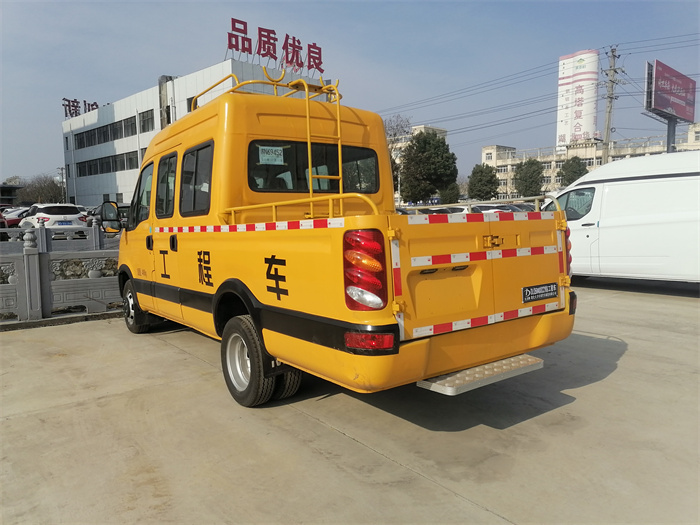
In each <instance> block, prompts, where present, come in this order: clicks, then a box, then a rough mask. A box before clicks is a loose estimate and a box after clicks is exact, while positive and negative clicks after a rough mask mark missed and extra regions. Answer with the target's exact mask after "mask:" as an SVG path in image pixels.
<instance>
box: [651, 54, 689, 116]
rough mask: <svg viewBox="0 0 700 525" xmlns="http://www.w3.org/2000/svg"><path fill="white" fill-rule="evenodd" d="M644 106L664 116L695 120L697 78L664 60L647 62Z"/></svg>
mask: <svg viewBox="0 0 700 525" xmlns="http://www.w3.org/2000/svg"><path fill="white" fill-rule="evenodd" d="M644 108H645V109H646V110H647V111H650V112H652V113H655V114H656V115H659V116H661V117H663V118H666V119H668V118H676V119H679V120H684V121H686V122H691V123H692V122H694V121H695V80H693V79H691V78H688V77H686V76H685V75H682V74H681V73H679V72H678V71H676V70H675V69H673V68H670V67H668V66H667V65H666V64H664V63H663V62H659V61H658V60H655V61H654V63H653V64H651V63H649V62H647V86H646V97H645V101H644Z"/></svg>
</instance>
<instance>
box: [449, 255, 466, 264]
mask: <svg viewBox="0 0 700 525" xmlns="http://www.w3.org/2000/svg"><path fill="white" fill-rule="evenodd" d="M450 257H451V258H452V262H453V263H460V262H469V254H468V253H453V254H452V255H451V256H450Z"/></svg>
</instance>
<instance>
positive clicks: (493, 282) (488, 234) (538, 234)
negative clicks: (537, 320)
mask: <svg viewBox="0 0 700 525" xmlns="http://www.w3.org/2000/svg"><path fill="white" fill-rule="evenodd" d="M389 224H390V227H391V229H392V230H394V232H395V237H393V238H390V243H391V263H392V267H393V285H394V300H395V302H396V303H397V306H396V307H395V309H396V310H398V313H397V315H396V317H397V321H398V323H399V326H400V329H401V338H402V340H410V339H415V338H419V337H425V336H431V335H436V334H441V333H446V332H452V331H456V330H464V329H469V328H476V327H478V326H484V325H487V324H493V323H498V322H503V321H508V320H511V319H517V318H520V317H525V316H529V315H537V314H542V313H546V312H549V311H555V310H560V309H563V308H564V307H565V301H564V291H563V290H562V282H563V280H564V279H563V278H564V277H566V275H565V265H564V258H563V257H564V254H563V252H562V248H563V244H562V243H563V242H564V235H563V234H564V230H565V229H566V225H565V224H566V223H565V221H564V216H563V212H522V213H484V214H481V213H455V214H449V215H447V214H435V215H392V216H390V217H389ZM557 227H559V229H557Z"/></svg>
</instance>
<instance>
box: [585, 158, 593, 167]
mask: <svg viewBox="0 0 700 525" xmlns="http://www.w3.org/2000/svg"><path fill="white" fill-rule="evenodd" d="M583 162H584V163H585V164H586V166H588V167H590V166H595V159H583Z"/></svg>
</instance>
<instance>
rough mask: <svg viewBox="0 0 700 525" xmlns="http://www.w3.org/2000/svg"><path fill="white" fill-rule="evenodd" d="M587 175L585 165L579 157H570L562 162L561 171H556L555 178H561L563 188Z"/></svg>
mask: <svg viewBox="0 0 700 525" xmlns="http://www.w3.org/2000/svg"><path fill="white" fill-rule="evenodd" d="M586 173H588V168H587V167H586V164H585V163H584V162H583V161H582V160H581V159H580V158H579V157H571V158H570V159H567V160H566V161H564V164H563V165H562V167H561V169H560V170H559V171H557V177H561V185H562V186H563V187H566V186H569V185H570V184H573V183H574V182H576V181H577V180H578V179H580V178H581V177H583V176H584V175H585V174H586Z"/></svg>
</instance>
